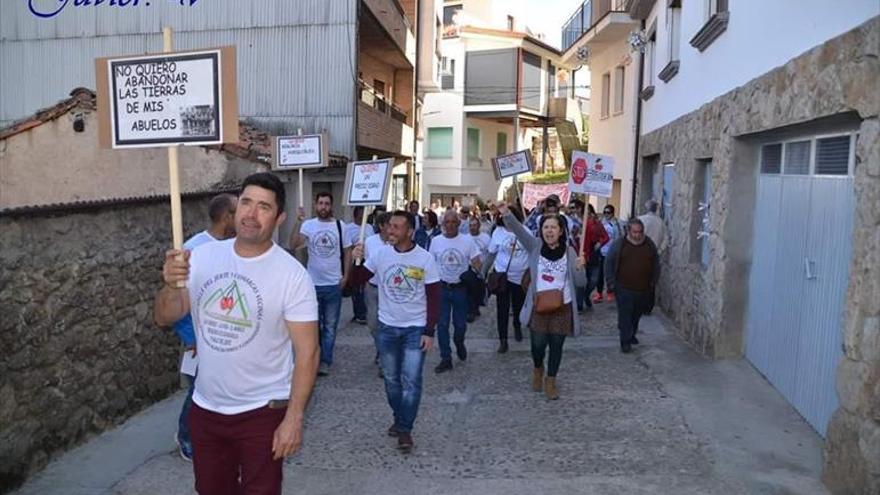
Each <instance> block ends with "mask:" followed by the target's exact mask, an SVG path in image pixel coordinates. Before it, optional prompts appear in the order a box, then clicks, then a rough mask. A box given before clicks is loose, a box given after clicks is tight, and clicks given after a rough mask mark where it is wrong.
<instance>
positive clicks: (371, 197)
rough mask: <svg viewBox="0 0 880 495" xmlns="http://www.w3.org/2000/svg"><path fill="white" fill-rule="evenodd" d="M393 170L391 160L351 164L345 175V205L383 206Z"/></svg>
mask: <svg viewBox="0 0 880 495" xmlns="http://www.w3.org/2000/svg"><path fill="white" fill-rule="evenodd" d="M393 168H394V161H393V160H391V159H383V160H366V161H360V162H351V164H350V165H349V166H348V171H347V172H346V174H345V199H346V204H347V205H349V206H356V205H365V206H366V205H384V204H385V202H386V196H387V195H388V185H389V183H390V182H391V170H392V169H393Z"/></svg>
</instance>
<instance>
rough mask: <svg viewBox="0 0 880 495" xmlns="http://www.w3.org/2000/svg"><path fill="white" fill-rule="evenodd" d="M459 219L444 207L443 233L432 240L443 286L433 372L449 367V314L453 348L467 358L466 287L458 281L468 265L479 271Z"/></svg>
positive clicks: (475, 249)
mask: <svg viewBox="0 0 880 495" xmlns="http://www.w3.org/2000/svg"><path fill="white" fill-rule="evenodd" d="M460 222H461V220H460V219H459V215H458V214H457V213H456V212H455V210H447V211H446V213H444V214H443V235H442V236H437V237H436V238H434V240H433V242H431V251H430V252H431V254H432V255H433V256H434V260H435V261H436V262H437V267H438V268H439V270H440V285H441V287H442V288H443V291H442V293H443V299H442V304H441V305H440V321H439V322H438V323H437V339H438V344H439V345H440V364H438V365H437V367H435V368H434V372H435V373H443V372H445V371H449V370H451V369H452V348H451V347H450V346H449V320H450V314H451V315H452V327H453V330H454V334H453V337H452V341H453V342H454V343H455V352H456V354H457V355H458V359H460V360H462V361H464V360H466V359H467V348H466V347H465V345H464V335H465V332H466V331H467V309H468V300H467V291H466V290H465V286H464V284H463V283H462V281H461V275H462V274H463V273H464V272H466V271H467V270H469V269H470V266H473V267H474V268H476V270H477V272H479V271H480V249H479V248H478V247H477V244H476V243H475V242H474V241H473V240H472V239H471V236H469V235H461V234H459V224H460Z"/></svg>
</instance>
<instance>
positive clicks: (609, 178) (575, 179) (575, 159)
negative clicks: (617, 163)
mask: <svg viewBox="0 0 880 495" xmlns="http://www.w3.org/2000/svg"><path fill="white" fill-rule="evenodd" d="M613 185H614V158H613V157H611V156H607V155H597V154H594V153H585V152H583V151H572V152H571V173H570V174H569V177H568V190H569V191H570V192H573V193H583V194H592V195H595V196H602V197H604V198H610V197H611V190H612V186H613Z"/></svg>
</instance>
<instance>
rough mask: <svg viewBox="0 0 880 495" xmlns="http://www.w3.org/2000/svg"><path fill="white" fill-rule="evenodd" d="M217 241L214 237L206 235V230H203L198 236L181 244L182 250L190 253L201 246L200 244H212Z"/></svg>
mask: <svg viewBox="0 0 880 495" xmlns="http://www.w3.org/2000/svg"><path fill="white" fill-rule="evenodd" d="M217 240H219V239H215V238H214V236H212V235H211V234H209V233H208V231H207V230H203V231H201V232H199V233H198V234H196V235H194V236H192V237H190V238H189V239H187V241H186V242H184V243H183V247H184V249H189V250H190V251H192V250H193V249H195V248H197V247H199V246H201V245H202V244H207V243H209V242H214V241H217Z"/></svg>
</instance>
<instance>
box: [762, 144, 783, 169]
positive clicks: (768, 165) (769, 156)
mask: <svg viewBox="0 0 880 495" xmlns="http://www.w3.org/2000/svg"><path fill="white" fill-rule="evenodd" d="M781 171H782V144H779V143H777V144H765V145H764V146H763V147H762V148H761V173H762V174H778V173H780V172H781Z"/></svg>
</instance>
